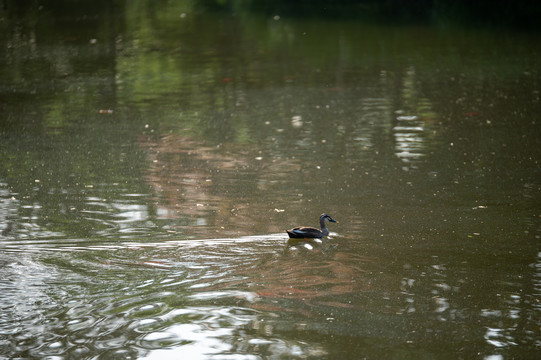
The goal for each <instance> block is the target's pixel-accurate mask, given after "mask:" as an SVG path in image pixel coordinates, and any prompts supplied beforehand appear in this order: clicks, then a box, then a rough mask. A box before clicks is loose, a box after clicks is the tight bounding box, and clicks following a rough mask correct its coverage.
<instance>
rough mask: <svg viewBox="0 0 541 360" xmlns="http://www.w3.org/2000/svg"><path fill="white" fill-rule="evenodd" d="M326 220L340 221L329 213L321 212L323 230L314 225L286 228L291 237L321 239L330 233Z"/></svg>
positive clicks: (320, 220) (320, 223)
mask: <svg viewBox="0 0 541 360" xmlns="http://www.w3.org/2000/svg"><path fill="white" fill-rule="evenodd" d="M325 220H328V221H330V222H333V223H338V221H336V220H334V219H333V218H332V217H330V216H329V215H327V214H321V216H320V217H319V225H320V226H321V230H319V229H316V228H314V227H306V226H300V227H296V228H293V229H291V230H286V232H287V234H288V235H289V238H290V239H321V238H322V237H324V236H327V235H329V230H328V229H327V226H325Z"/></svg>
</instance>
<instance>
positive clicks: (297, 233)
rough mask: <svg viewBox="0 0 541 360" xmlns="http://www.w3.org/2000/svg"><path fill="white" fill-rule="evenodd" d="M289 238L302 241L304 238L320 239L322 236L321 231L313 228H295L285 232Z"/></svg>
mask: <svg viewBox="0 0 541 360" xmlns="http://www.w3.org/2000/svg"><path fill="white" fill-rule="evenodd" d="M286 232H287V234H288V235H289V237H290V238H294V239H304V238H320V237H322V236H323V233H322V232H321V230H319V229H316V228H313V227H305V226H301V227H296V228H293V229H291V230H286Z"/></svg>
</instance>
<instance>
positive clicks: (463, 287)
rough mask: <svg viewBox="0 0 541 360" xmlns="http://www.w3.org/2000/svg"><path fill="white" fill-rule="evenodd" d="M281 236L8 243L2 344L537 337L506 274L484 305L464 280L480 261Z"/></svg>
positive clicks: (173, 351) (224, 344)
mask: <svg viewBox="0 0 541 360" xmlns="http://www.w3.org/2000/svg"><path fill="white" fill-rule="evenodd" d="M284 241H285V237H284V235H282V234H277V235H266V236H259V237H244V238H237V239H217V240H192V241H185V240H183V241H167V242H160V243H134V242H127V243H121V244H118V245H116V246H111V245H108V244H104V245H95V246H92V247H82V246H80V245H79V244H77V243H72V244H70V243H67V244H64V245H62V246H53V247H50V246H48V245H46V244H44V245H39V244H31V245H28V246H29V247H31V248H32V249H33V252H34V254H35V256H33V257H29V256H22V257H20V258H19V259H14V258H9V257H7V256H5V255H8V254H9V253H10V252H7V253H6V252H4V256H3V258H2V259H1V263H2V267H1V272H2V277H1V278H2V280H1V282H2V288H3V289H4V290H3V291H2V295H1V299H2V304H4V305H3V309H2V310H3V311H2V314H3V315H2V321H1V329H2V334H3V337H4V338H3V339H4V340H3V342H2V345H1V346H2V350H3V353H15V352H16V353H18V354H20V355H21V356H35V357H44V356H64V357H70V358H71V357H85V356H89V355H90V354H96V353H100V354H101V355H100V357H104V358H109V357H115V356H120V357H123V358H124V357H128V356H129V357H133V356H135V357H149V358H159V357H161V356H167V355H171V356H173V355H174V356H182V355H185V356H194V357H202V358H207V357H209V356H211V355H213V354H216V355H217V354H221V355H226V354H230V355H233V354H239V355H241V354H245V355H246V356H250V355H249V354H256V353H257V354H260V355H261V354H266V355H267V356H272V357H279V356H301V357H304V356H308V357H313V356H316V357H321V356H323V357H325V356H330V354H333V356H334V355H342V356H344V355H345V354H346V353H345V352H346V351H359V350H360V349H361V348H363V347H365V346H366V343H365V341H368V339H372V340H369V341H370V342H372V343H373V345H372V346H375V348H374V349H373V351H375V349H376V348H377V347H378V346H381V345H383V344H386V343H387V345H386V346H389V343H390V342H394V343H396V346H399V347H405V349H408V352H410V354H412V355H413V354H416V355H417V356H430V354H431V355H435V353H434V352H432V350H429V348H428V347H426V346H427V345H428V344H429V343H432V344H434V343H435V344H436V347H438V348H439V347H441V348H442V349H447V351H450V350H451V348H450V347H449V346H451V344H452V346H453V347H456V346H459V347H461V348H462V349H463V350H461V351H459V353H461V354H462V355H463V356H466V357H467V356H473V355H474V353H473V352H470V351H468V350H466V349H468V348H470V346H471V345H472V344H470V342H471V341H472V339H471V338H470V337H469V336H466V334H465V333H464V331H465V330H466V329H468V328H471V327H472V326H473V327H477V328H478V329H479V330H482V329H485V330H486V331H485V334H484V338H485V339H486V341H487V344H489V345H492V346H494V347H495V348H509V347H513V346H517V345H518V344H520V343H524V342H525V341H529V340H528V339H530V341H531V340H533V339H534V334H535V332H536V331H537V330H536V329H535V326H538V324H537V325H536V324H535V323H532V324H531V325H533V326H534V327H533V328H531V329H530V330H528V328H527V327H526V328H525V327H524V326H525V325H526V326H530V325H528V322H526V323H524V317H523V316H525V315H526V314H522V312H524V311H526V312H529V311H533V309H532V308H529V306H525V304H524V302H523V301H522V300H521V296H522V295H520V294H519V293H517V292H515V291H514V290H513V289H517V288H516V286H517V285H518V284H517V283H516V282H515V281H512V280H511V279H508V280H507V281H511V282H510V283H509V284H508V285H506V286H504V287H502V286H501V284H497V283H496V284H494V286H497V287H498V288H500V289H501V291H502V292H501V293H498V294H496V295H495V296H496V298H495V299H492V300H489V301H485V302H482V304H483V305H484V306H483V307H481V308H476V306H477V305H476V304H478V301H476V300H475V296H478V295H475V294H473V293H471V292H470V291H468V287H469V286H481V287H482V288H484V289H485V290H488V291H490V290H489V289H490V288H491V287H492V286H493V283H491V284H486V282H485V280H484V279H483V276H482V275H481V276H477V275H476V274H475V273H471V274H468V275H466V276H461V275H458V276H457V274H460V273H461V272H462V271H463V270H465V268H464V266H463V265H460V264H453V265H452V266H451V265H450V264H444V263H442V262H440V261H438V259H431V260H430V261H428V262H423V261H419V259H414V256H399V257H395V256H394V255H397V253H396V254H394V255H393V254H392V253H391V259H394V260H390V262H389V263H382V262H381V259H378V258H376V257H371V256H366V255H363V256H361V255H356V254H358V250H359V249H358V247H359V240H354V239H347V238H341V237H339V236H337V237H334V238H333V239H329V240H323V241H322V242H316V243H313V244H312V248H311V249H310V250H308V249H307V248H305V247H299V248H288V247H284V246H283V244H284ZM361 243H362V242H361ZM363 246H366V244H363ZM12 254H15V253H12ZM410 255H413V253H411V254H410ZM414 260H415V265H411V263H410V262H409V261H414ZM405 261H408V262H405ZM453 267H454V269H453ZM397 273H402V275H403V277H402V279H399V277H397V276H396V274H397ZM474 283H476V284H474ZM59 284H62V286H61V287H59V286H58V285H59ZM482 284H485V285H482ZM532 300H533V299H532ZM498 303H500V305H497V304H498ZM467 304H469V305H467ZM490 304H492V306H496V307H495V308H493V309H490V308H487V307H486V306H490ZM502 304H508V306H506V308H507V310H505V311H502V309H503V307H502ZM532 305H533V304H532ZM532 314H533V313H532ZM459 329H463V330H459ZM292 331H293V333H291V332H292ZM530 331H533V333H532V332H530ZM6 336H8V337H6ZM327 336H331V337H334V338H335V339H336V338H338V339H340V338H341V337H343V336H346V337H347V338H349V339H357V340H356V341H355V344H353V343H350V344H349V346H348V349H349V350H347V349H340V348H339V347H337V346H338V345H339V344H340V343H341V342H342V341H346V338H342V340H339V342H338V344H335V345H332V343H329V342H328V341H327V340H325V337H327ZM307 338H309V339H312V340H311V341H310V342H308V343H307V342H306V340H303V339H307ZM8 339H9V340H8ZM334 341H336V340H334ZM348 341H349V340H348ZM377 344H380V345H377ZM408 344H409V345H408ZM420 346H421V347H424V349H425V350H421V349H420V348H419V347H420ZM431 348H432V347H431ZM475 348H478V349H480V350H481V349H484V350H481V351H483V352H484V353H485V354H490V353H486V351H488V350H489V349H488V348H486V347H482V346H481V345H479V344H477V345H475ZM415 349H418V350H415ZM433 349H434V350H433V351H435V348H433ZM373 351H372V352H371V353H372V354H377V351H376V352H373ZM455 351H456V350H455Z"/></svg>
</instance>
